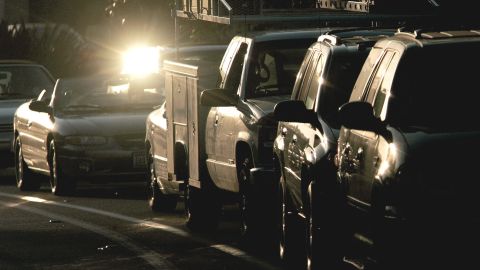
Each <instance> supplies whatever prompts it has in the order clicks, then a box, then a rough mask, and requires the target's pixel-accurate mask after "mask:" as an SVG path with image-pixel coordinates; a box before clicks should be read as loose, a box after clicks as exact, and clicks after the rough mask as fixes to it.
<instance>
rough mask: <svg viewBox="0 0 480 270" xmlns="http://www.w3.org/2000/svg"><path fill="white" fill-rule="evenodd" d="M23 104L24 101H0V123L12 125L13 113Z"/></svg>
mask: <svg viewBox="0 0 480 270" xmlns="http://www.w3.org/2000/svg"><path fill="white" fill-rule="evenodd" d="M25 102H26V100H25V99H14V100H11V99H9V100H0V123H13V115H14V114H15V111H16V110H17V108H18V107H19V106H20V105H22V104H23V103H25Z"/></svg>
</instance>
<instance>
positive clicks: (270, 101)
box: [249, 95, 290, 115]
mask: <svg viewBox="0 0 480 270" xmlns="http://www.w3.org/2000/svg"><path fill="white" fill-rule="evenodd" d="M289 99H290V95H282V96H268V97H261V98H254V99H249V101H250V102H251V104H253V105H254V106H255V108H256V109H257V110H259V112H260V113H262V114H263V115H266V114H269V113H271V112H273V108H274V107H275V105H276V104H277V103H279V102H280V101H285V100H289Z"/></svg>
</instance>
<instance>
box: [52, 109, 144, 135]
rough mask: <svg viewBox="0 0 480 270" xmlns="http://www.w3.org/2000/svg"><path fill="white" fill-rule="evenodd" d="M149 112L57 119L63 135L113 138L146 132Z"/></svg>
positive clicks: (73, 116) (88, 115) (71, 116)
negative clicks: (114, 136)
mask: <svg viewBox="0 0 480 270" xmlns="http://www.w3.org/2000/svg"><path fill="white" fill-rule="evenodd" d="M148 113H149V112H148V111H141V112H118V113H103V114H94V115H93V114H82V115H78V114H75V115H73V114H72V115H62V117H61V118H57V122H56V126H57V131H58V132H59V133H60V134H61V135H101V136H113V135H122V134H134V133H144V132H145V120H146V118H147V115H148Z"/></svg>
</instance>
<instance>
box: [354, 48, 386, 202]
mask: <svg viewBox="0 0 480 270" xmlns="http://www.w3.org/2000/svg"><path fill="white" fill-rule="evenodd" d="M394 56H395V52H394V51H385V53H384V54H383V56H382V58H381V61H379V62H378V64H377V66H376V68H375V70H374V73H373V74H372V76H371V80H370V83H369V85H368V87H367V88H366V89H365V92H364V95H363V99H364V100H365V101H367V102H370V103H372V104H373V103H374V100H375V97H376V96H377V93H379V91H380V89H381V86H382V85H386V84H387V82H385V83H384V79H385V78H388V79H387V80H390V79H391V74H389V76H386V74H387V71H388V72H389V73H390V71H389V70H388V67H389V65H390V64H391V62H392V59H393V58H394ZM390 83H391V82H390ZM380 93H381V92H380ZM380 98H381V97H379V99H378V102H379V100H380ZM380 113H381V111H380ZM378 116H379V115H378ZM379 136H380V135H379V134H377V133H375V132H372V131H364V130H350V135H349V138H348V144H347V146H346V147H345V148H346V149H345V150H344V151H345V152H348V157H347V159H348V163H349V164H350V166H349V167H350V168H351V175H350V178H349V182H348V185H347V196H348V198H349V199H350V202H351V203H353V204H355V205H356V206H357V207H360V208H369V207H370V205H371V196H372V187H373V184H374V179H375V174H376V172H377V170H378V167H379V165H380V162H381V160H380V157H379V156H378V153H377V147H378V142H379V139H380V138H379Z"/></svg>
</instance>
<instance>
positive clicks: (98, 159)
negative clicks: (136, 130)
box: [57, 146, 148, 181]
mask: <svg viewBox="0 0 480 270" xmlns="http://www.w3.org/2000/svg"><path fill="white" fill-rule="evenodd" d="M57 151H58V158H57V162H58V163H59V166H60V168H61V169H62V172H63V173H64V174H66V175H70V176H76V177H79V178H84V177H88V178H99V177H102V178H104V177H115V181H116V180H117V178H119V177H121V178H126V179H132V178H133V177H135V178H137V177H138V176H142V177H141V178H142V180H145V177H146V176H147V173H148V171H147V162H146V152H145V149H140V148H138V149H130V150H125V149H79V148H78V147H72V146H64V147H60V149H59V150H57ZM132 180H133V179H132Z"/></svg>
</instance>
